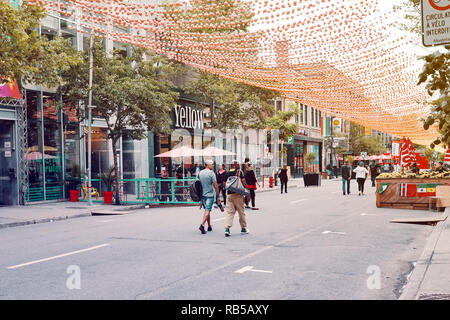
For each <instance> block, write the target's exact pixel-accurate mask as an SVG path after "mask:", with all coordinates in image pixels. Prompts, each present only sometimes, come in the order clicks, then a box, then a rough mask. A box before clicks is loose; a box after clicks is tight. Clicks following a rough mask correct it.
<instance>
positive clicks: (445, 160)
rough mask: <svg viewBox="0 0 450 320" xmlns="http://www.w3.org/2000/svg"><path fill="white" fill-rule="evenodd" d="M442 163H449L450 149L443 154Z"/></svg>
mask: <svg viewBox="0 0 450 320" xmlns="http://www.w3.org/2000/svg"><path fill="white" fill-rule="evenodd" d="M444 162H447V163H450V148H448V149H447V151H446V152H445V157H444Z"/></svg>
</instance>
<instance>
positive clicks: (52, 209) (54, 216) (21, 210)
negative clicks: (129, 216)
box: [0, 201, 145, 229]
mask: <svg viewBox="0 0 450 320" xmlns="http://www.w3.org/2000/svg"><path fill="white" fill-rule="evenodd" d="M144 206H145V205H129V206H125V205H124V206H111V205H104V204H97V203H95V204H93V205H92V206H88V205H87V203H86V202H69V201H63V202H51V203H44V204H42V203H41V204H32V205H27V206H10V207H0V229H1V228H8V227H16V226H23V225H28V224H36V223H43V222H53V221H57V220H65V219H71V218H78V217H86V216H91V215H92V211H97V210H108V211H126V210H133V209H139V208H143V207H144Z"/></svg>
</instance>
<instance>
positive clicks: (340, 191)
mask: <svg viewBox="0 0 450 320" xmlns="http://www.w3.org/2000/svg"><path fill="white" fill-rule="evenodd" d="M339 192H341V191H334V192H332V194H336V193H339Z"/></svg>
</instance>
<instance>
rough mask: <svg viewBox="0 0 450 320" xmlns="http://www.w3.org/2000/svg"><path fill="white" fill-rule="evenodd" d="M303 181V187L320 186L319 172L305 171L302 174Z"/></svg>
mask: <svg viewBox="0 0 450 320" xmlns="http://www.w3.org/2000/svg"><path fill="white" fill-rule="evenodd" d="M303 182H304V184H305V187H309V186H320V183H321V179H320V173H305V174H303Z"/></svg>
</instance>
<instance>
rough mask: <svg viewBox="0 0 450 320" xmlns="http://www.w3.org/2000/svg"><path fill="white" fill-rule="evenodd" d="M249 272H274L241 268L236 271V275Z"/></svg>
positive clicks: (249, 267) (251, 267)
mask: <svg viewBox="0 0 450 320" xmlns="http://www.w3.org/2000/svg"><path fill="white" fill-rule="evenodd" d="M247 271H252V272H262V273H272V271H267V270H257V269H253V266H246V267H243V268H241V269H239V270H236V271H235V273H244V272H247Z"/></svg>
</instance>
